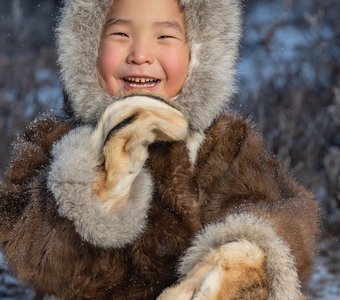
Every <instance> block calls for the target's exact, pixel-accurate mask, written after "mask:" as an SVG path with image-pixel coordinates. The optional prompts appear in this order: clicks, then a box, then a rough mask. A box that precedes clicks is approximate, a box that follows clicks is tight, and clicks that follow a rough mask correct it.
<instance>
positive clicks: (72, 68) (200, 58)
mask: <svg viewBox="0 0 340 300" xmlns="http://www.w3.org/2000/svg"><path fill="white" fill-rule="evenodd" d="M113 1H115V0H65V7H64V8H63V10H62V14H61V17H60V21H59V25H58V27H57V31H56V32H57V43H58V62H59V65H60V71H61V77H62V81H63V84H64V88H65V90H66V93H67V96H68V101H69V106H70V109H71V111H72V113H73V114H74V116H75V117H76V119H77V120H78V121H81V122H85V123H95V122H96V121H97V120H98V118H99V116H100V115H101V113H102V112H103V111H104V109H105V108H106V107H107V106H108V105H109V104H110V103H112V102H113V101H115V100H116V99H114V98H113V97H112V96H110V95H109V94H108V93H106V92H105V91H104V90H103V89H102V88H101V87H100V84H99V79H98V74H97V68H96V63H97V58H98V48H99V43H100V39H101V33H102V28H103V26H104V23H105V19H106V15H107V13H108V10H109V9H110V7H111V5H112V3H113ZM179 2H180V5H181V6H182V7H183V10H184V13H185V17H186V25H187V38H188V43H189V47H190V53H191V59H190V66H189V74H188V77H187V80H186V82H185V84H184V86H183V89H182V90H181V92H180V94H179V95H177V96H176V97H175V98H174V99H173V100H172V102H171V105H173V106H174V107H175V108H177V109H178V110H179V111H181V112H182V113H183V114H184V116H185V117H186V119H187V121H188V122H189V124H190V128H191V129H192V130H193V131H199V132H201V131H203V130H205V129H206V128H207V127H208V126H210V125H211V123H212V122H213V121H214V120H215V119H216V118H217V117H218V116H219V115H220V114H221V111H222V110H223V109H224V108H225V106H226V103H227V102H228V101H229V99H230V98H231V96H232V94H233V93H234V90H235V87H234V85H235V84H234V73H235V69H234V65H235V61H236V59H237V56H238V43H239V39H240V31H241V28H240V27H241V26H240V1H238V0H179Z"/></svg>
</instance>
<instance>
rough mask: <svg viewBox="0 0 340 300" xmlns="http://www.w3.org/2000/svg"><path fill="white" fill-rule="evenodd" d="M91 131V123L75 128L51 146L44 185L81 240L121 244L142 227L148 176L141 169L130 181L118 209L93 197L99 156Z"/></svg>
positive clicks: (148, 191)
mask: <svg viewBox="0 0 340 300" xmlns="http://www.w3.org/2000/svg"><path fill="white" fill-rule="evenodd" d="M91 133H92V128H91V127H86V126H84V127H80V128H77V129H75V130H73V131H71V132H70V133H68V134H67V135H66V136H64V138H63V139H62V140H61V141H60V142H58V143H57V144H56V145H55V146H54V149H53V152H52V155H53V161H52V164H51V168H50V172H49V175H48V187H49V189H50V190H51V191H52V193H53V194H54V197H55V200H56V202H57V205H58V213H59V215H61V216H63V217H66V218H68V219H70V220H71V221H73V222H74V225H75V228H76V231H77V232H78V233H79V234H80V235H81V237H82V238H83V239H84V240H86V241H88V242H90V243H92V244H94V245H96V246H100V247H122V246H124V245H126V244H128V243H130V242H132V241H133V240H134V239H135V238H136V237H137V236H138V235H139V234H141V232H142V231H143V229H144V227H145V224H146V215H147V210H148V208H149V204H150V201H151V198H152V195H151V194H152V180H151V177H150V175H149V174H148V173H147V172H146V171H144V170H142V171H141V172H140V173H139V174H138V175H137V176H136V178H135V179H134V181H133V183H132V186H131V189H130V194H129V201H128V203H127V204H125V205H124V206H122V207H120V208H118V209H115V210H112V209H111V207H110V206H109V205H108V204H107V203H106V202H103V201H100V200H98V199H96V198H95V196H94V195H93V192H92V186H93V183H94V182H95V180H96V169H97V166H98V165H100V163H101V160H102V157H100V156H99V155H98V153H99V151H98V145H96V144H95V143H94V142H93V140H92V139H91Z"/></svg>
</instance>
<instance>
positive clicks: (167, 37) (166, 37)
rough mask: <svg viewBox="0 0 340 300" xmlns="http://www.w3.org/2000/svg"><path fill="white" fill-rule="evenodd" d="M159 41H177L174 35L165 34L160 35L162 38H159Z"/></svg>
mask: <svg viewBox="0 0 340 300" xmlns="http://www.w3.org/2000/svg"><path fill="white" fill-rule="evenodd" d="M158 39H159V40H164V39H175V37H174V36H172V35H165V34H163V35H160V36H159V37H158Z"/></svg>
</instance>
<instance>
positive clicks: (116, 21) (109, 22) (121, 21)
mask: <svg viewBox="0 0 340 300" xmlns="http://www.w3.org/2000/svg"><path fill="white" fill-rule="evenodd" d="M130 23H132V22H131V21H130V20H124V19H116V18H111V19H109V20H107V21H106V23H105V27H108V26H111V25H113V24H118V25H124V24H130Z"/></svg>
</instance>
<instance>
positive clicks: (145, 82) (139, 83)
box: [123, 77, 160, 89]
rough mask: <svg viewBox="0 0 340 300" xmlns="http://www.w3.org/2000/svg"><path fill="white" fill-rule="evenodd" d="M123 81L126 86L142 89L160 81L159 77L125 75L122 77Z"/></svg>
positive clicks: (153, 85) (151, 86)
mask: <svg viewBox="0 0 340 300" xmlns="http://www.w3.org/2000/svg"><path fill="white" fill-rule="evenodd" d="M123 81H124V83H125V85H126V86H127V87H128V88H138V89H142V88H153V87H155V86H156V85H157V84H158V83H159V82H160V79H156V78H147V77H125V78H123Z"/></svg>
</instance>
